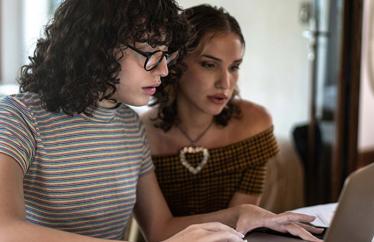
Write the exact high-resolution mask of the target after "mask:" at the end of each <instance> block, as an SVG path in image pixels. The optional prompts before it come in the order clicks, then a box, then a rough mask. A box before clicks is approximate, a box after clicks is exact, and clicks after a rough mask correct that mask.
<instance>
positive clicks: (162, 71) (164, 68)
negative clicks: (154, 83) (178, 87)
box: [154, 58, 169, 77]
mask: <svg viewBox="0 0 374 242" xmlns="http://www.w3.org/2000/svg"><path fill="white" fill-rule="evenodd" d="M154 71H156V72H157V74H158V75H160V76H161V77H165V76H167V75H168V74H169V68H168V63H167V61H166V58H163V59H162V60H161V62H160V63H159V64H158V66H157V67H156V68H155V69H154Z"/></svg>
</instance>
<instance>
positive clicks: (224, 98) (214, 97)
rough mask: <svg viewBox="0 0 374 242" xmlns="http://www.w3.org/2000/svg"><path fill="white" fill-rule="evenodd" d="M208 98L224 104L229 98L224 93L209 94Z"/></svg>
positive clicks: (215, 102)
mask: <svg viewBox="0 0 374 242" xmlns="http://www.w3.org/2000/svg"><path fill="white" fill-rule="evenodd" d="M208 99H209V100H210V101H211V102H212V103H214V104H218V105H222V104H225V103H226V101H227V99H228V98H227V96H226V95H224V94H217V95H211V96H208Z"/></svg>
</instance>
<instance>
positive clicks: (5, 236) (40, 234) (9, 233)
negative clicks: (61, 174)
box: [0, 218, 114, 242]
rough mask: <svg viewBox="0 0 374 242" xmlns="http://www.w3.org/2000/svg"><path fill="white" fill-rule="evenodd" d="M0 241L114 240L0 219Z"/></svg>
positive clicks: (70, 241)
mask: <svg viewBox="0 0 374 242" xmlns="http://www.w3.org/2000/svg"><path fill="white" fill-rule="evenodd" d="M0 241H6V242H19V241H27V242H109V241H110V242H113V241H114V240H106V239H97V238H93V237H88V236H83V235H78V234H74V233H69V232H65V231H60V230H57V229H51V228H47V227H43V226H39V225H35V224H31V223H29V222H26V221H24V220H17V219H5V218H1V220H0Z"/></svg>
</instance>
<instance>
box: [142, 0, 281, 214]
mask: <svg viewBox="0 0 374 242" xmlns="http://www.w3.org/2000/svg"><path fill="white" fill-rule="evenodd" d="M183 16H184V17H185V18H186V19H187V20H188V22H189V24H190V26H191V32H192V33H193V34H192V36H191V38H190V40H189V42H188V44H187V46H186V50H187V53H186V56H185V57H184V58H182V60H181V61H180V62H179V63H178V64H177V65H176V66H175V68H174V70H173V71H171V73H170V75H169V76H168V77H166V78H165V80H164V81H163V83H162V85H161V86H160V87H159V88H158V89H157V93H156V96H155V104H158V105H157V106H156V107H155V108H153V109H151V110H150V111H148V112H147V113H146V114H145V115H144V116H143V120H144V123H145V126H146V130H147V133H148V134H149V138H150V145H151V151H152V156H153V162H154V164H155V167H156V170H155V171H156V175H157V177H158V181H159V184H160V187H161V190H162V192H163V194H164V196H165V198H166V201H167V202H168V205H169V207H170V209H171V211H172V213H173V214H174V215H176V216H181V215H183V216H184V215H191V214H199V213H206V212H212V211H216V210H219V209H223V208H227V207H233V206H237V205H240V204H255V205H258V204H259V202H260V198H261V193H262V189H263V183H264V178H265V165H266V162H267V161H268V160H269V159H270V158H271V157H273V156H275V155H276V153H277V151H278V148H277V144H276V141H275V138H274V135H273V126H272V121H271V117H270V115H269V114H268V113H267V112H266V110H265V109H264V108H263V107H261V106H260V105H258V104H255V103H253V102H250V101H246V100H241V99H239V98H237V96H238V89H237V81H238V78H239V67H240V64H241V62H242V59H243V55H244V47H245V42H244V38H243V35H242V32H241V30H240V26H239V24H238V22H237V21H236V20H235V18H234V17H232V16H231V15H230V14H229V13H227V12H226V11H225V10H224V9H222V8H216V7H212V6H209V5H199V6H195V7H191V8H189V9H186V10H184V12H183Z"/></svg>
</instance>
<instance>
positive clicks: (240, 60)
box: [201, 54, 243, 63]
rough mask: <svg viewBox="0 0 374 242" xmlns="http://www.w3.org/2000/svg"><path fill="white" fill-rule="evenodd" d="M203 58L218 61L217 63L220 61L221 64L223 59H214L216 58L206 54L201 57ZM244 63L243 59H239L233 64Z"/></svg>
mask: <svg viewBox="0 0 374 242" xmlns="http://www.w3.org/2000/svg"><path fill="white" fill-rule="evenodd" d="M201 56H202V57H206V58H209V59H213V60H216V61H219V62H222V60H221V59H219V58H217V57H214V56H212V55H206V54H204V55H201ZM242 61H243V58H240V59H238V60H234V61H233V62H235V63H237V62H242Z"/></svg>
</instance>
